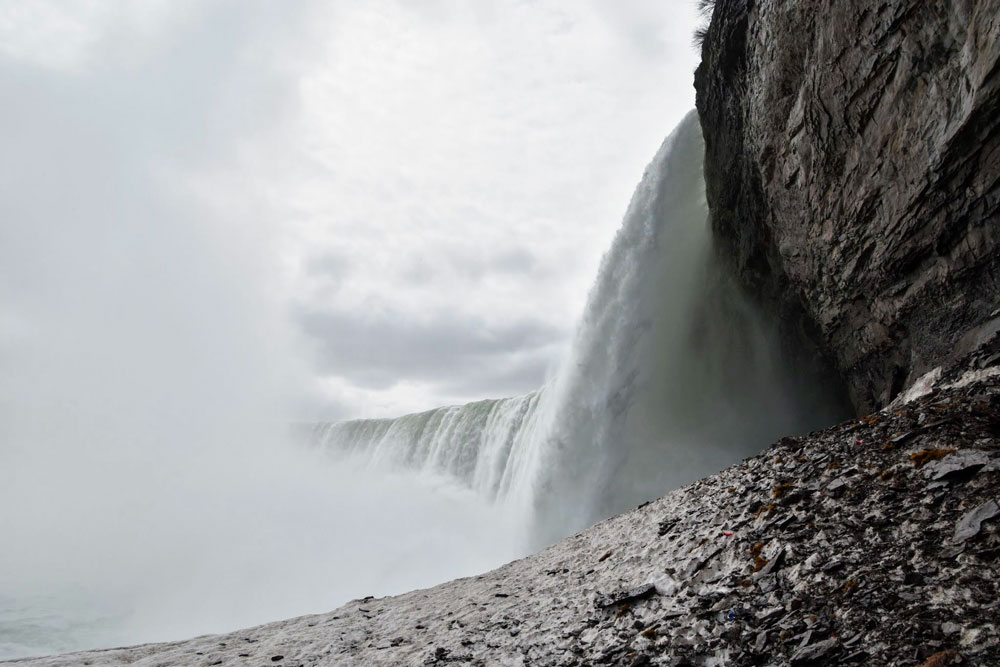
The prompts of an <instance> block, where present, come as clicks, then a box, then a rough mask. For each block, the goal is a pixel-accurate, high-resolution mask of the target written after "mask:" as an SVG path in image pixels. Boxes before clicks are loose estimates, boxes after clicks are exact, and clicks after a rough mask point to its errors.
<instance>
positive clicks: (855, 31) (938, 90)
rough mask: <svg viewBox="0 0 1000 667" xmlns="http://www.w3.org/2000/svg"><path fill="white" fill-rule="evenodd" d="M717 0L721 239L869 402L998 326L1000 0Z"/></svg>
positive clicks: (713, 203)
mask: <svg viewBox="0 0 1000 667" xmlns="http://www.w3.org/2000/svg"><path fill="white" fill-rule="evenodd" d="M714 5H715V11H714V14H713V17H712V22H711V25H710V27H709V29H708V32H707V35H706V39H705V42H704V47H703V51H702V65H701V67H700V68H699V69H698V72H697V75H696V88H697V91H698V110H699V114H700V116H701V119H702V127H703V130H704V135H705V145H706V155H705V177H706V186H707V196H708V202H709V207H710V209H711V213H712V224H713V228H714V230H715V232H716V240H717V242H718V244H719V246H720V248H721V250H722V252H723V253H724V255H726V256H727V257H728V258H729V259H730V260H731V264H732V266H733V267H734V268H735V270H736V272H737V273H738V275H739V277H740V280H741V282H742V283H743V284H744V285H746V286H747V287H748V289H749V290H750V291H751V292H753V293H754V294H755V295H757V296H758V297H760V298H761V299H762V300H763V301H764V302H765V304H767V306H768V307H769V308H770V309H772V310H774V311H776V314H777V315H778V317H779V319H780V320H781V321H782V322H783V323H784V325H785V327H786V329H788V331H786V334H788V335H791V336H795V337H806V338H810V339H812V340H813V341H815V342H816V343H817V344H818V347H819V348H820V349H821V351H822V352H824V353H825V354H827V355H829V356H830V357H831V358H832V359H833V361H834V362H835V364H836V366H837V368H838V369H839V373H840V375H841V376H842V377H844V378H845V380H846V382H847V384H848V387H849V390H850V392H851V394H852V400H853V402H854V405H855V406H856V408H857V410H858V414H865V413H867V412H870V411H871V410H873V409H876V408H879V407H881V406H884V405H886V404H887V403H888V402H889V401H891V400H892V399H893V398H894V397H895V396H896V394H898V393H899V391H900V390H902V389H903V388H904V387H906V386H909V385H910V384H911V383H912V382H913V381H914V380H915V379H916V378H917V377H919V376H920V375H922V374H923V373H925V372H926V371H928V370H930V369H931V368H933V367H935V366H940V365H945V366H947V365H948V360H949V359H959V358H961V357H963V356H965V355H966V354H967V353H968V352H970V351H971V350H972V349H973V348H975V347H976V346H979V345H981V344H983V342H984V341H986V340H987V339H989V338H991V337H992V336H994V335H995V333H996V330H997V329H998V328H1000V310H998V307H1000V302H998V299H997V294H1000V242H998V238H1000V231H998V229H1000V2H998V1H997V0H954V1H950V2H927V3H921V2H912V1H904V0H884V1H880V2H871V0H844V1H838V2H829V1H823V2H801V1H800V0H756V1H754V2H748V1H747V0H717V1H716V2H715V3H714ZM995 352H997V350H996V349H994V353H995Z"/></svg>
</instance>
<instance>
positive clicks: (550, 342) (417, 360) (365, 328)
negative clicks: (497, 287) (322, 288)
mask: <svg viewBox="0 0 1000 667" xmlns="http://www.w3.org/2000/svg"><path fill="white" fill-rule="evenodd" d="M297 320H298V321H299V322H300V324H301V326H302V328H303V330H304V331H305V332H307V333H308V334H309V335H310V336H311V337H312V338H313V339H314V340H315V342H316V344H317V346H318V357H319V359H320V363H321V364H322V371H323V372H325V373H327V374H332V375H337V376H340V377H344V378H347V379H348V380H349V381H350V382H351V383H352V384H356V385H359V386H363V387H367V388H373V389H383V388H386V387H390V386H392V385H394V384H396V383H398V382H405V381H419V382H424V383H428V384H431V385H433V386H436V387H437V388H438V389H439V390H440V391H442V393H446V394H461V393H469V394H472V395H475V392H474V391H472V390H477V391H478V392H486V393H487V394H491V395H495V394H498V393H502V392H504V391H511V392H513V393H521V392H524V391H530V390H532V389H536V388H538V387H539V386H541V383H542V381H543V380H544V377H545V372H546V369H547V366H548V365H549V364H550V363H551V362H552V361H553V354H554V353H555V350H556V349H558V345H559V343H561V342H562V341H563V340H564V339H565V337H566V332H565V331H564V330H561V329H559V328H557V327H554V326H552V325H551V324H548V323H546V322H543V321H540V320H529V319H523V320H520V321H516V322H511V323H502V324H495V323H487V322H485V321H484V320H482V319H480V318H477V317H469V316H463V315H459V314H456V313H438V314H435V315H433V316H431V317H423V318H420V317H418V316H416V315H415V314H414V313H402V312H398V311H395V310H389V309H385V308H375V307H372V308H370V309H368V310H367V311H366V312H357V311H351V312H340V311H335V310H317V309H312V310H300V311H299V312H298V313H297Z"/></svg>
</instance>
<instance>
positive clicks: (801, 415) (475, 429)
mask: <svg viewBox="0 0 1000 667" xmlns="http://www.w3.org/2000/svg"><path fill="white" fill-rule="evenodd" d="M703 152H704V146H703V143H702V138H701V130H700V126H699V124H698V118H697V115H696V114H695V113H694V112H692V113H690V114H689V115H688V116H687V117H686V118H685V119H684V120H683V121H682V122H681V124H680V125H679V126H678V127H677V129H676V130H674V132H673V133H671V135H670V136H669V137H668V138H667V139H666V140H665V141H664V142H663V144H662V146H661V147H660V149H659V151H658V152H657V154H656V156H655V157H654V158H653V161H652V163H651V164H650V165H649V167H648V168H647V169H646V172H645V174H644V176H643V178H642V181H641V182H640V183H639V186H638V187H637V188H636V191H635V194H634V195H633V197H632V201H631V203H630V204H629V207H628V210H627V211H626V213H625V217H624V219H623V221H622V225H621V228H620V229H619V231H618V233H617V235H616V237H615V240H614V242H613V244H612V246H611V248H610V250H609V251H608V252H607V254H606V255H605V257H604V259H603V262H602V264H601V268H600V271H599V273H598V276H597V281H596V283H595V285H594V286H593V288H592V289H591V292H590V295H589V299H588V303H587V306H586V308H585V311H584V313H583V317H582V318H581V320H580V323H579V325H578V328H577V332H576V337H575V340H574V342H573V344H572V347H571V349H570V351H569V353H568V355H567V356H566V358H565V359H564V361H563V363H562V364H561V366H560V368H559V370H558V371H557V372H556V373H555V375H554V376H553V378H552V379H551V380H550V381H549V382H548V383H547V384H546V386H545V387H543V388H542V389H540V390H539V391H537V392H533V393H531V394H528V395H526V396H519V397H514V398H506V399H500V400H490V401H479V402H476V403H470V404H468V405H464V406H455V407H445V408H438V409H436V410H431V411H428V412H423V413H419V414H413V415H406V416H404V417H399V418H397V419H379V420H355V421H347V422H340V423H333V424H320V425H317V426H316V429H315V431H314V436H315V437H314V441H315V442H317V443H319V444H320V445H322V446H323V447H325V448H327V449H328V450H329V451H330V452H332V453H335V454H337V455H341V456H350V457H351V458H352V459H354V460H361V461H363V462H365V463H366V464H367V465H371V466H377V467H394V468H403V469H408V470H416V471H420V472H422V473H425V474H447V475H451V476H453V477H455V478H456V479H458V480H460V481H461V482H463V483H464V484H466V485H468V486H469V487H471V488H472V489H474V490H475V491H477V492H478V493H480V494H482V495H484V496H485V497H487V498H489V499H490V500H494V501H496V502H500V503H508V504H512V505H515V506H520V507H521V508H523V510H524V511H525V512H527V514H528V517H527V518H528V520H529V522H530V523H529V525H530V526H532V530H531V535H530V536H529V540H530V543H531V544H533V545H535V546H537V545H540V544H545V543H547V542H550V541H552V540H554V539H558V538H560V537H562V536H565V535H567V534H569V533H571V532H573V531H575V530H578V529H580V528H583V527H585V526H587V525H589V524H590V523H592V522H594V521H595V520H598V519H601V518H603V517H606V516H610V515H612V514H615V513H617V512H620V511H622V510H624V509H627V508H629V507H632V506H634V505H635V504H637V503H640V502H642V501H644V500H648V499H651V498H654V497H657V496H659V495H661V494H663V493H664V492H666V491H668V490H669V489H671V488H676V487H677V486H680V485H682V484H684V483H687V482H690V481H693V480H695V479H697V478H699V477H702V476H704V475H706V474H710V473H712V472H715V471H717V470H719V469H721V468H723V467H725V466H727V465H729V464H731V463H734V462H736V461H738V460H739V459H741V458H742V457H745V456H748V455H750V454H753V453H755V452H757V451H759V450H760V449H761V448H762V447H763V446H765V445H766V444H768V442H770V441H771V440H773V439H774V438H777V437H779V436H781V435H783V434H788V433H794V432H797V431H801V430H803V429H807V428H809V427H811V426H816V425H819V424H823V423H825V422H829V421H832V420H833V419H834V418H835V417H836V416H837V411H836V409H835V408H830V407H826V406H834V405H837V401H836V400H832V398H831V397H830V396H828V395H827V391H826V390H825V388H824V387H812V388H804V387H803V386H802V382H801V381H800V378H798V377H797V374H796V373H795V371H794V369H793V368H791V364H790V363H789V362H788V361H787V360H786V357H785V355H783V354H782V351H781V346H780V345H779V343H778V337H777V335H776V328H775V327H773V326H771V325H770V324H769V323H768V322H767V321H766V320H765V318H764V317H763V316H762V315H761V313H759V312H758V311H757V310H756V309H755V308H754V307H753V306H752V305H751V304H750V302H749V301H748V300H747V299H745V298H744V296H743V294H742V293H741V291H740V289H739V288H738V286H737V285H735V284H734V283H733V281H732V280H731V279H730V278H729V276H728V275H727V273H726V271H725V270H724V269H723V268H722V267H721V266H720V265H719V263H718V261H717V258H716V255H715V253H714V252H713V248H712V243H711V234H710V232H709V226H708V215H707V206H706V203H705V194H704V182H703V177H702V155H703Z"/></svg>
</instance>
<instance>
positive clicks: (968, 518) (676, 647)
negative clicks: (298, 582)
mask: <svg viewBox="0 0 1000 667" xmlns="http://www.w3.org/2000/svg"><path fill="white" fill-rule="evenodd" d="M981 380H982V381H980V382H978V383H975V384H971V385H968V386H964V387H959V388H951V389H947V390H938V391H935V392H931V393H929V394H927V395H924V396H922V397H920V398H917V399H915V400H913V401H912V402H910V403H907V404H904V405H899V406H895V407H891V408H888V409H886V410H883V411H882V412H880V413H876V414H874V415H872V416H870V417H867V418H865V419H861V420H856V421H851V422H847V423H844V424H841V425H839V426H836V427H834V428H831V429H828V430H825V431H821V432H817V433H813V434H810V435H809V436H807V437H801V438H784V439H782V440H781V441H780V442H778V443H776V444H775V445H774V446H772V447H771V448H770V449H768V450H767V451H765V452H763V453H762V454H760V455H759V456H756V457H754V458H751V459H747V460H746V461H744V462H743V463H741V464H739V465H736V466H733V467H732V468H729V469H728V470H725V471H723V472H722V473H720V474H718V475H715V476H713V477H710V478H707V479H704V480H702V481H700V482H697V483H695V484H692V485H690V486H687V487H685V488H682V489H679V490H677V491H674V492H672V493H670V494H668V495H667V496H665V497H663V498H661V499H659V500H657V501H655V502H652V503H648V504H646V505H644V506H641V507H639V508H637V509H636V510H634V511H632V512H629V513H627V514H624V515H622V516H618V517H615V518H612V519H608V520H606V521H604V522H602V523H600V524H598V525H596V526H594V527H592V528H590V529H588V530H586V531H584V532H582V533H580V534H578V535H576V536H574V537H571V538H568V539H566V540H563V541H562V542H559V543H558V544H555V545H553V546H552V547H550V548H548V549H547V550H545V551H543V552H541V553H539V554H536V555H534V556H531V557H529V558H526V559H523V560H520V561H516V562H514V563H510V564H508V565H506V566H504V567H501V568H499V569H498V570H495V571H494V572H491V573H488V574H485V575H482V576H479V577H474V578H469V579H462V580H457V581H453V582H450V583H447V584H443V585H441V586H437V587H435V588H432V589H429V590H425V591H416V592H413V593H408V594H405V595H401V596H397V597H392V598H384V599H371V598H369V599H364V600H357V601H354V602H352V603H349V604H347V605H345V606H343V607H341V608H340V609H338V610H336V611H335V612H332V613H330V614H326V615H319V616H308V617H303V618H299V619H293V620H289V621H282V622H279V623H273V624H270V625H265V626H261V627H258V628H254V629H250V630H244V631H240V632H235V633H231V634H229V635H223V636H209V637H200V638H197V639H193V640H190V641H186V642H178V643H173V644H157V645H148V646H140V647H134V648H128V649H115V650H110V651H98V652H89V653H81V654H76V655H72V656H60V657H57V658H48V659H40V660H37V661H27V663H26V664H30V665H61V666H63V665H120V664H137V665H148V666H152V665H263V664H281V665H289V666H293V665H295V666H297V665H362V664H363V665H452V664H453V665H484V666H485V665H523V666H528V665H532V666H543V665H551V666H557V665H558V666H563V667H570V666H574V665H578V666H583V665H621V666H628V665H631V666H633V667H637V666H640V665H671V666H675V667H680V666H682V665H699V666H709V665H719V666H722V665H726V666H727V667H728V666H743V665H773V666H775V667H777V666H800V665H803V666H804V665H885V666H889V665H900V666H904V665H906V666H909V665H913V666H915V667H916V666H922V667H936V666H943V665H952V664H960V665H977V666H978V665H1000V627H998V618H1000V506H998V502H1000V377H997V376H996V375H993V376H990V375H989V374H985V376H984V377H983V378H981Z"/></svg>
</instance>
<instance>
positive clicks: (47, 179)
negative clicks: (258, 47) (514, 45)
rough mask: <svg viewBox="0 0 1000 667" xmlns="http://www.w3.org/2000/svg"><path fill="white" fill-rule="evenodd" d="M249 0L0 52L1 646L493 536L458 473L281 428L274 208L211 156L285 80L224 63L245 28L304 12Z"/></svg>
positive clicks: (185, 617) (278, 251)
mask: <svg viewBox="0 0 1000 667" xmlns="http://www.w3.org/2000/svg"><path fill="white" fill-rule="evenodd" d="M271 18H272V17H271V16H269V15H268V13H266V12H259V11H258V12H247V13H246V14H240V15H234V14H232V12H226V11H221V10H220V11H216V12H215V13H214V14H213V13H209V15H208V16H206V17H204V20H205V21H206V25H207V29H206V30H207V32H206V33H205V34H204V35H200V36H199V33H186V32H183V31H182V32H180V33H179V34H178V35H174V36H173V38H171V36H170V35H169V32H170V31H169V30H167V31H166V32H167V33H168V34H167V36H166V37H165V36H163V35H160V36H159V38H160V39H163V40H164V41H165V42H166V44H167V45H166V46H164V47H163V48H162V49H161V50H160V51H158V52H157V51H156V50H155V49H151V50H150V53H141V52H137V51H136V50H135V49H125V48H124V47H123V45H122V44H121V43H118V42H116V40H115V39H110V38H109V39H107V40H105V41H104V42H102V44H101V45H100V48H99V49H98V51H99V52H100V51H102V50H103V51H106V53H104V52H102V53H98V54H97V55H96V56H93V57H94V58H95V59H96V60H97V63H98V64H97V65H95V66H93V67H91V68H89V69H87V70H86V71H84V72H79V71H73V72H69V73H67V72H66V71H62V70H60V69H58V68H56V69H53V68H51V67H49V64H48V63H41V64H37V65H31V64H28V65H25V64H24V63H17V64H16V65H17V66H15V64H12V63H10V62H8V61H4V62H3V63H2V64H0V89H2V90H4V91H5V95H4V104H3V105H2V106H0V138H2V143H3V145H4V146H5V156H4V157H3V158H2V159H0V174H2V178H0V183H2V186H0V187H2V192H0V219H2V225H0V365H2V372H0V535H2V548H0V658H3V657H16V656H21V655H31V654H39V653H49V652H55V651H65V650H74V649H81V648H88V647H98V646H107V645H112V644H124V643H135V642H141V641H154V640H167V639H178V638H183V637H187V636H192V635H196V634H204V633H206V632H217V631H222V630H227V629H234V628H236V627H241V626H246V625H250V624H254V623H260V622H265V621H269V620H276V619H279V618H283V617H288V616H294V615H301V614H304V613H309V612H321V611H328V610H330V609H333V608H335V607H336V606H338V605H340V604H342V603H343V602H345V601H346V600H348V599H350V598H353V597H359V596H363V595H385V594H389V593H396V592H401V591H403V590H408V589H411V588H414V587H420V586H427V585H430V584H433V583H437V582H440V581H443V580H445V579H450V578H453V577H456V576H461V575H463V574H472V573H474V572H479V571H483V570H485V569H488V568H489V567H491V566H494V565H497V564H499V563H501V562H503V561H504V560H506V559H508V558H510V557H511V556H512V555H513V552H512V549H513V546H512V545H513V544H514V543H515V542H514V541H513V540H512V539H510V535H509V534H508V532H507V530H508V528H509V524H508V522H507V520H506V518H505V517H504V516H502V515H500V510H498V509H496V508H491V507H488V506H487V505H486V504H485V503H484V502H482V501H480V500H478V499H477V498H475V497H473V496H472V494H471V492H469V491H467V490H463V489H461V488H459V487H457V486H455V485H453V484H452V483H450V482H448V481H446V480H434V479H429V478H423V479H419V480H418V479H415V478H412V477H410V478H407V477H401V476H393V475H386V474H377V473H375V472H372V471H366V470H361V469H352V468H351V467H350V466H349V464H347V463H345V462H341V463H339V464H336V465H334V463H333V462H332V461H330V460H329V459H327V458H322V457H320V456H319V455H318V454H316V453H313V452H308V451H306V450H305V449H304V448H302V447H301V446H299V445H300V443H297V442H294V441H293V439H292V438H291V436H290V427H289V425H290V422H291V421H292V420H293V419H295V417H296V416H297V415H298V414H300V412H301V407H302V404H303V401H307V400H308V391H307V390H308V387H309V386H310V382H311V381H312V380H311V377H310V375H309V369H308V359H309V357H308V355H307V354H305V350H306V349H307V346H306V345H304V344H303V342H302V340H301V339H300V338H299V336H300V334H299V333H297V332H296V331H295V329H294V328H293V327H292V326H291V324H290V318H289V316H288V306H287V302H286V299H285V297H284V295H283V293H282V290H281V287H282V285H283V282H282V281H283V271H284V267H283V262H284V261H285V260H284V258H283V256H282V250H283V246H282V237H281V234H280V232H281V230H280V228H279V227H278V224H277V222H275V221H273V220H271V219H269V217H268V215H267V211H266V208H265V209H264V211H263V213H262V212H261V209H262V205H261V204H262V202H261V200H260V199H259V198H255V196H254V194H253V193H252V192H249V191H245V192H244V191H241V190H240V188H239V187H238V186H239V178H240V176H239V172H233V171H232V170H231V169H229V170H228V171H227V170H226V169H225V167H226V165H228V164H230V163H231V162H232V161H233V160H235V159H237V157H238V155H239V152H240V150H241V146H242V143H241V142H242V141H243V138H244V137H245V136H247V134H248V133H249V134H250V135H253V133H254V132H260V131H263V130H264V129H266V128H268V127H269V126H270V125H271V124H273V123H275V122H276V119H277V118H278V117H279V116H280V112H281V109H280V107H281V104H282V102H280V101H275V100H282V99H289V100H294V95H292V92H293V91H291V90H289V89H288V86H290V85H292V84H291V83H290V82H286V81H284V80H283V79H281V78H280V77H279V76H277V74H276V73H275V72H274V71H269V70H268V69H267V68H266V67H261V68H259V69H257V71H255V72H254V77H253V79H252V83H249V82H248V80H247V79H246V77H245V76H243V75H245V73H246V72H245V70H244V69H240V68H241V67H245V65H240V58H241V57H242V56H243V55H245V52H244V51H242V50H241V49H242V47H243V46H245V45H246V44H248V43H253V41H254V37H255V33H256V32H257V31H260V30H262V29H264V28H265V27H267V29H268V30H269V31H270V38H271V43H272V46H273V45H274V44H273V43H274V41H275V40H277V42H278V43H281V41H282V38H283V37H285V38H287V37H288V35H292V34H295V32H296V30H295V25H294V23H295V20H301V19H303V17H301V16H294V15H292V16H289V15H282V19H284V20H286V23H285V26H286V27H289V30H288V32H287V34H282V31H281V30H280V27H279V29H278V30H277V32H278V35H277V36H275V35H274V34H273V33H274V32H275V28H273V27H272V26H270V24H269V21H270V19H271ZM230 19H231V20H230ZM300 27H301V26H300ZM126 28H128V26H126ZM127 33H128V30H123V31H120V32H118V33H113V36H114V35H117V36H118V37H121V36H122V35H123V34H127ZM237 47H239V48H237ZM289 49H292V46H291V45H289ZM123 51H124V52H127V53H129V54H130V55H131V56H132V57H135V58H139V61H138V62H137V61H119V60H116V59H115V58H114V57H113V56H114V55H115V54H116V53H121V52H123ZM143 58H145V60H143ZM218 82H225V86H220V85H219V83H218ZM234 87H235V88H236V90H233V88H234ZM244 105H248V107H252V109H253V111H252V115H249V112H248V110H247V108H245V107H244ZM206 110H207V111H206ZM234 174H235V175H234ZM225 178H228V179H236V181H237V182H236V187H230V189H229V190H228V191H221V190H217V189H213V186H216V185H217V184H218V183H219V182H220V180H222V179H225ZM232 185H233V184H232V183H230V186H232ZM234 193H235V194H234ZM236 195H238V197H237V196H236ZM304 396H305V397H306V398H303V397H304Z"/></svg>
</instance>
